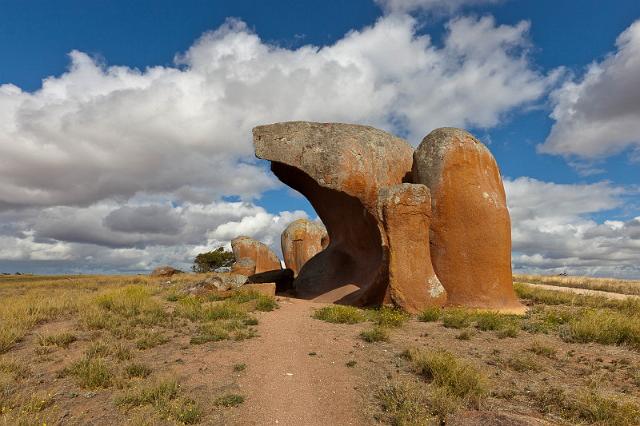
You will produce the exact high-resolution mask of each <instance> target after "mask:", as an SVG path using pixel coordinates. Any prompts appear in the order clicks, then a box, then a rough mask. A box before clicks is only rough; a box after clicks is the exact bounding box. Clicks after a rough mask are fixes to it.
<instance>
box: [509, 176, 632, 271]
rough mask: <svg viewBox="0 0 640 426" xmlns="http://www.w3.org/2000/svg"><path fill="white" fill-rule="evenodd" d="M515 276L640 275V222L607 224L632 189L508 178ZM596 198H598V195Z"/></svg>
mask: <svg viewBox="0 0 640 426" xmlns="http://www.w3.org/2000/svg"><path fill="white" fill-rule="evenodd" d="M505 188H506V191H507V195H508V198H507V201H508V204H509V210H510V212H511V222H512V239H513V251H514V255H513V265H514V270H515V271H517V272H528V273H550V272H551V273H560V272H568V273H570V274H572V275H600V276H612V277H622V278H625V277H627V278H637V277H638V276H640V265H638V252H639V250H640V232H639V229H640V218H639V217H636V218H634V219H631V220H628V221H619V220H605V221H603V222H602V223H599V222H597V221H595V220H593V219H592V218H591V216H592V215H593V214H612V212H611V211H612V210H615V209H616V208H619V207H621V206H623V205H624V202H625V196H627V195H631V193H632V192H633V190H632V189H629V188H624V187H619V186H615V185H611V184H610V183H607V182H599V183H593V184H556V183H550V182H542V181H539V180H536V179H531V178H526V177H521V178H518V179H515V180H506V181H505ZM594 194H597V196H594Z"/></svg>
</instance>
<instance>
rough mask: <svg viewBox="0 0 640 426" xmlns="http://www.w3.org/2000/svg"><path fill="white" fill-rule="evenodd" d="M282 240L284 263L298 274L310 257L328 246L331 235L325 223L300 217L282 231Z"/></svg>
mask: <svg viewBox="0 0 640 426" xmlns="http://www.w3.org/2000/svg"><path fill="white" fill-rule="evenodd" d="M280 241H281V244H282V257H283V258H284V264H285V265H286V267H287V268H289V269H291V270H292V271H293V273H294V274H295V275H298V272H300V269H302V266H303V265H304V264H305V263H307V261H308V260H309V259H311V258H312V257H313V256H315V255H316V254H318V253H320V252H321V251H322V250H323V249H324V248H325V247H327V245H328V244H329V235H328V234H327V229H326V228H325V227H324V225H323V224H321V223H318V222H314V221H311V220H309V219H298V220H295V221H293V222H291V223H290V224H289V225H288V226H287V227H286V228H285V230H284V231H282V236H281V239H280Z"/></svg>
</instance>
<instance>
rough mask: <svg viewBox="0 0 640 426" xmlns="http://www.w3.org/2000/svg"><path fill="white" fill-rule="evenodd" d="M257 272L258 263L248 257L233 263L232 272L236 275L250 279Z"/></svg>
mask: <svg viewBox="0 0 640 426" xmlns="http://www.w3.org/2000/svg"><path fill="white" fill-rule="evenodd" d="M255 271H256V262H255V261H254V260H253V259H249V258H248V257H244V258H242V259H238V260H236V261H235V262H234V263H233V265H231V272H233V273H234V274H241V275H244V276H245V277H250V276H251V275H253V274H254V273H255Z"/></svg>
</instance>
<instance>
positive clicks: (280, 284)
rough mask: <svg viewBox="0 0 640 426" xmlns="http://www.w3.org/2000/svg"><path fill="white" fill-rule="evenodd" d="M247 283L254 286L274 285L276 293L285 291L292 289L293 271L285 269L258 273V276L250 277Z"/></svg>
mask: <svg viewBox="0 0 640 426" xmlns="http://www.w3.org/2000/svg"><path fill="white" fill-rule="evenodd" d="M247 282H248V283H254V284H261V283H275V285H276V290H277V291H278V292H281V291H287V290H291V289H292V288H293V271H292V270H291V269H289V268H285V269H276V270H273V271H265V272H260V273H259V274H254V275H251V276H250V277H249V278H248V279H247Z"/></svg>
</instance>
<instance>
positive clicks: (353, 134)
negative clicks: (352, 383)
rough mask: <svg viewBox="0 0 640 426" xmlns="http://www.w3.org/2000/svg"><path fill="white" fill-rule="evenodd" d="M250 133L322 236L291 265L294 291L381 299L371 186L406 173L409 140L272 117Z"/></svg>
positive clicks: (380, 253) (384, 279)
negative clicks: (310, 211)
mask: <svg viewBox="0 0 640 426" xmlns="http://www.w3.org/2000/svg"><path fill="white" fill-rule="evenodd" d="M253 135H254V145H255V150H256V156H258V157H259V158H262V159H265V160H269V161H271V170H272V171H273V173H274V174H275V175H276V176H277V177H278V178H279V179H280V180H281V181H282V182H284V183H285V184H287V185H289V186H290V187H292V188H294V189H296V190H297V191H299V192H301V193H302V194H303V195H304V196H305V197H307V198H308V199H309V201H310V202H311V204H312V205H313V207H314V209H315V210H316V212H317V213H318V215H319V216H320V219H321V220H322V222H323V223H324V224H325V226H326V228H327V231H328V234H329V237H330V241H329V244H328V246H327V247H326V249H324V250H323V251H321V252H320V253H318V254H317V255H315V256H314V257H312V258H311V259H310V260H308V261H307V262H306V263H305V264H304V266H303V267H302V268H301V270H300V271H299V273H298V277H297V278H296V280H295V283H294V286H295V291H296V294H297V295H298V296H299V297H303V298H307V299H312V300H316V301H322V302H340V303H347V304H354V305H368V304H379V303H382V302H383V300H384V297H385V295H386V293H387V287H388V283H389V278H388V256H387V247H386V238H385V237H384V236H383V234H384V232H385V230H384V226H383V225H382V223H381V219H380V217H379V215H378V208H377V206H378V192H379V191H380V189H382V188H384V187H387V186H391V185H396V184H400V183H402V182H403V179H404V178H405V177H406V176H410V171H411V165H412V162H413V149H412V148H411V146H410V145H409V144H408V143H407V142H406V141H404V140H402V139H400V138H398V137H395V136H393V135H390V134H389V133H386V132H383V131H381V130H378V129H375V128H373V127H368V126H359V125H351V124H336V123H309V122H288V123H276V124H272V125H268V126H259V127H256V128H254V129H253Z"/></svg>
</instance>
